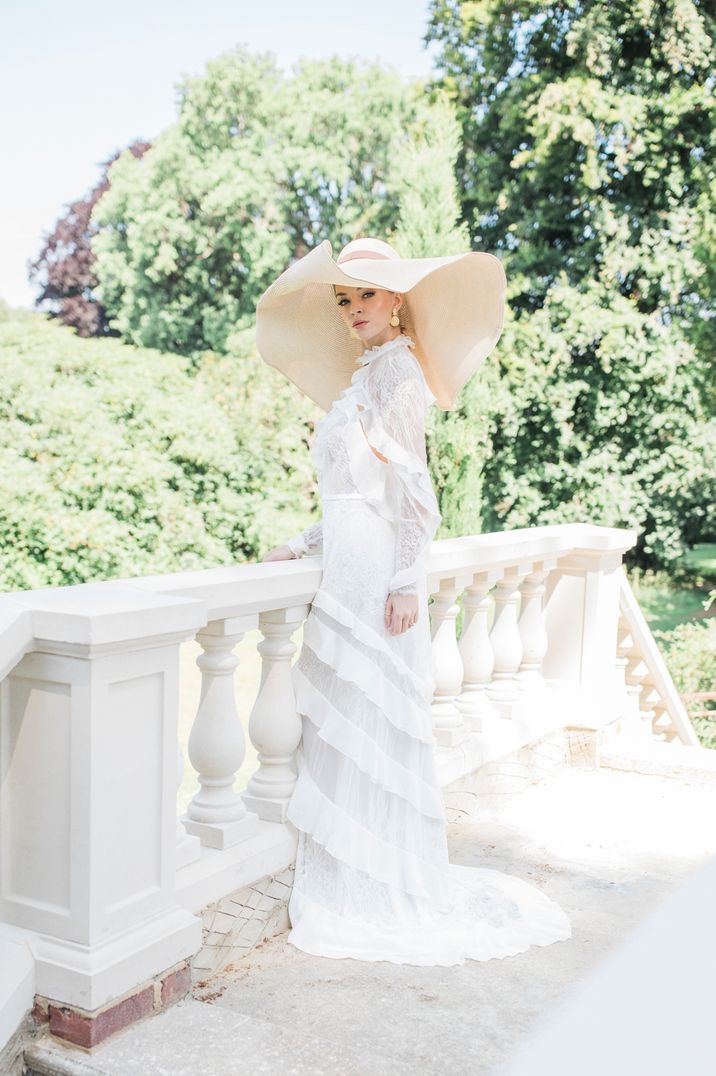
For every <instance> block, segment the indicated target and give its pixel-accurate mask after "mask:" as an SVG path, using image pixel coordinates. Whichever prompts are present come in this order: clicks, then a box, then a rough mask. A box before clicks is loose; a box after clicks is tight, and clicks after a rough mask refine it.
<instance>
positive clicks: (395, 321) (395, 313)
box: [390, 310, 400, 329]
mask: <svg viewBox="0 0 716 1076" xmlns="http://www.w3.org/2000/svg"><path fill="white" fill-rule="evenodd" d="M390 324H391V325H392V326H393V328H394V329H395V328H396V327H397V326H398V325H400V318H399V317H398V311H397V310H394V311H393V316H392V318H391V319H390Z"/></svg>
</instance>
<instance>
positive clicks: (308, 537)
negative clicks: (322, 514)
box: [284, 520, 323, 557]
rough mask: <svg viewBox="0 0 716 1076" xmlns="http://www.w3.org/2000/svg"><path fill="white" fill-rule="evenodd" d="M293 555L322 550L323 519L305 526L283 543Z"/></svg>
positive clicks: (315, 553) (302, 555) (306, 554)
mask: <svg viewBox="0 0 716 1076" xmlns="http://www.w3.org/2000/svg"><path fill="white" fill-rule="evenodd" d="M284 544H285V545H287V546H288V548H289V549H290V550H291V552H292V553H293V555H294V556H295V557H305V556H311V555H317V554H319V553H321V552H322V550H323V520H320V521H319V522H318V523H313V524H311V526H310V527H306V529H305V530H303V531H301V533H300V534H295V535H294V536H293V538H289V539H288V541H287V542H285V543H284Z"/></svg>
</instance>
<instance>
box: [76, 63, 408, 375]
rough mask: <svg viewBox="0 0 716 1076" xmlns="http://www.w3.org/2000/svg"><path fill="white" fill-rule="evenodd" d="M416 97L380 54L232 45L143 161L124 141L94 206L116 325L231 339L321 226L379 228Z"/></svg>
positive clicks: (352, 231)
mask: <svg viewBox="0 0 716 1076" xmlns="http://www.w3.org/2000/svg"><path fill="white" fill-rule="evenodd" d="M413 109H414V104H413V102H412V100H411V98H410V96H409V94H408V92H407V89H406V87H405V85H404V83H403V81H402V79H401V78H400V77H399V76H398V75H397V74H396V73H395V72H390V71H385V70H383V69H382V68H381V67H380V66H379V65H376V64H364V63H360V62H358V61H343V60H339V59H337V58H334V59H329V60H323V61H320V62H309V61H303V62H301V63H300V64H298V65H297V66H296V68H295V69H294V72H293V74H292V75H291V76H290V77H285V76H284V75H282V74H281V72H280V71H279V69H278V68H277V67H276V64H275V61H274V60H273V58H272V57H271V56H269V55H263V54H262V55H256V56H254V55H252V54H251V53H249V52H248V51H247V50H245V49H243V48H237V49H235V50H233V51H230V52H227V53H224V54H223V55H222V56H220V57H218V58H217V59H216V60H213V61H212V62H211V63H209V64H208V66H207V70H206V73H205V74H204V75H203V76H201V77H199V78H192V79H187V80H185V82H184V83H183V84H182V85H181V86H180V90H179V115H178V118H177V121H176V123H175V124H173V125H172V126H171V127H170V128H169V129H167V130H166V131H165V132H164V133H163V134H162V135H161V136H160V137H159V138H158V139H157V140H156V143H155V144H154V146H153V147H152V149H151V150H150V152H148V153H147V154H146V155H145V156H144V157H143V158H142V159H141V160H135V159H133V158H132V157H131V155H129V154H127V153H125V154H123V155H122V156H121V157H120V158H119V159H118V160H117V161H116V162H115V164H114V165H113V166H112V169H111V172H110V181H111V186H110V189H109V190H108V191H107V192H106V194H105V195H104V197H103V198H102V199H101V200H100V201H99V203H98V205H97V207H96V209H95V211H94V216H93V219H94V222H95V224H96V226H97V228H98V233H97V235H96V236H95V238H94V240H93V250H94V251H95V253H96V255H97V259H98V260H97V272H98V276H99V279H100V293H101V297H102V301H103V303H104V304H105V306H106V308H107V310H108V312H109V316H110V323H111V324H112V325H113V326H114V327H115V328H116V329H117V330H118V331H119V332H120V333H121V334H122V335H123V336H124V337H125V338H126V339H127V340H130V341H132V342H134V343H137V344H141V345H143V346H153V347H160V348H163V349H166V350H171V351H176V352H180V353H183V354H194V353H197V352H200V351H202V350H204V349H214V350H217V351H224V350H226V348H227V346H229V341H230V339H231V335H232V333H234V332H235V331H237V329H240V328H241V327H247V326H249V325H251V324H252V323H253V318H254V315H255V308H256V303H257V301H258V299H259V297H260V295H261V293H262V292H263V290H264V289H265V288H266V287H267V286H268V284H269V283H271V281H272V280H274V279H275V277H276V276H278V274H279V273H280V272H281V271H282V270H283V269H284V268H285V267H286V265H287V264H288V263H289V262H290V261H291V259H292V258H294V257H296V256H298V255H300V254H302V253H304V252H305V250H306V249H308V248H309V247H310V246H313V245H315V243H316V242H318V241H319V240H321V239H326V238H327V239H330V240H331V241H332V242H333V243H334V245H341V244H343V243H344V242H346V241H347V240H348V239H350V238H353V237H354V235H356V234H360V233H362V232H363V233H364V232H366V231H372V232H373V233H377V234H385V232H386V231H387V230H388V229H389V228H390V226H391V225H392V223H393V222H394V220H395V217H396V215H397V211H398V206H397V198H396V195H395V192H394V191H393V190H391V189H390V186H389V184H388V183H387V180H386V177H387V176H388V174H389V173H390V166H391V161H392V157H393V155H394V154H395V153H398V152H400V149H399V145H400V142H401V140H403V139H404V130H405V128H406V127H409V125H410V121H411V113H412V111H413Z"/></svg>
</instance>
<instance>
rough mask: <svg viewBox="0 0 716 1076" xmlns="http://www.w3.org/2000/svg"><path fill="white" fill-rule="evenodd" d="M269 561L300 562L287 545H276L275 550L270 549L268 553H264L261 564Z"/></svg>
mask: <svg viewBox="0 0 716 1076" xmlns="http://www.w3.org/2000/svg"><path fill="white" fill-rule="evenodd" d="M267 560H298V558H297V557H296V555H295V554H294V553H293V552H292V551H291V549H290V547H289V546H287V545H276V546H274V547H273V549H269V551H268V553H264V555H263V557H262V558H261V562H262V563H263V562H264V561H267Z"/></svg>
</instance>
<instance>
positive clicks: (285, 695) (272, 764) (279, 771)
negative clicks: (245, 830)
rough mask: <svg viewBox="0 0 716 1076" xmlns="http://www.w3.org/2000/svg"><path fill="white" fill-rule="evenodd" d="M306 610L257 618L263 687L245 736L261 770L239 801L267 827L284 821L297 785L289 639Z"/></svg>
mask: <svg viewBox="0 0 716 1076" xmlns="http://www.w3.org/2000/svg"><path fill="white" fill-rule="evenodd" d="M308 611H309V606H308V605H297V606H292V607H290V608H288V609H274V610H272V611H270V612H266V613H261V614H260V616H259V628H260V629H261V631H262V632H263V635H264V638H263V639H262V641H261V642H260V643H259V645H258V649H259V652H260V654H261V658H262V667H261V683H260V685H259V690H258V694H257V696H256V701H255V703H254V706H253V709H252V711H251V718H250V721H249V736H250V737H251V742H252V744H253V745H254V747H255V748H256V750H257V752H258V760H259V768H258V770H257V771H256V773H255V774H254V775H253V777H252V778H251V780H250V781H249V783H248V785H247V788H246V792H245V793H244V796H243V799H244V803H245V804H246V806H247V807H248V808H249V810H250V811H252V812H254V813H255V814H257V815H258V816H259V817H260V818H264V819H266V820H267V821H269V822H284V821H285V820H286V809H287V807H288V801H289V799H290V798H291V794H292V792H293V787H294V785H295V783H296V764H295V752H296V748H297V747H298V744H299V742H300V740H301V718H300V717H299V715H298V714H297V713H296V698H295V695H294V690H293V681H292V678H291V658H292V657H293V655H294V653H295V652H296V645H295V643H293V642H292V641H291V636H292V635H293V633H294V632H295V631H296V629H297V628H298V627H300V625H301V624H302V623H303V621H304V620H305V619H306V617H307V616H308Z"/></svg>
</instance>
